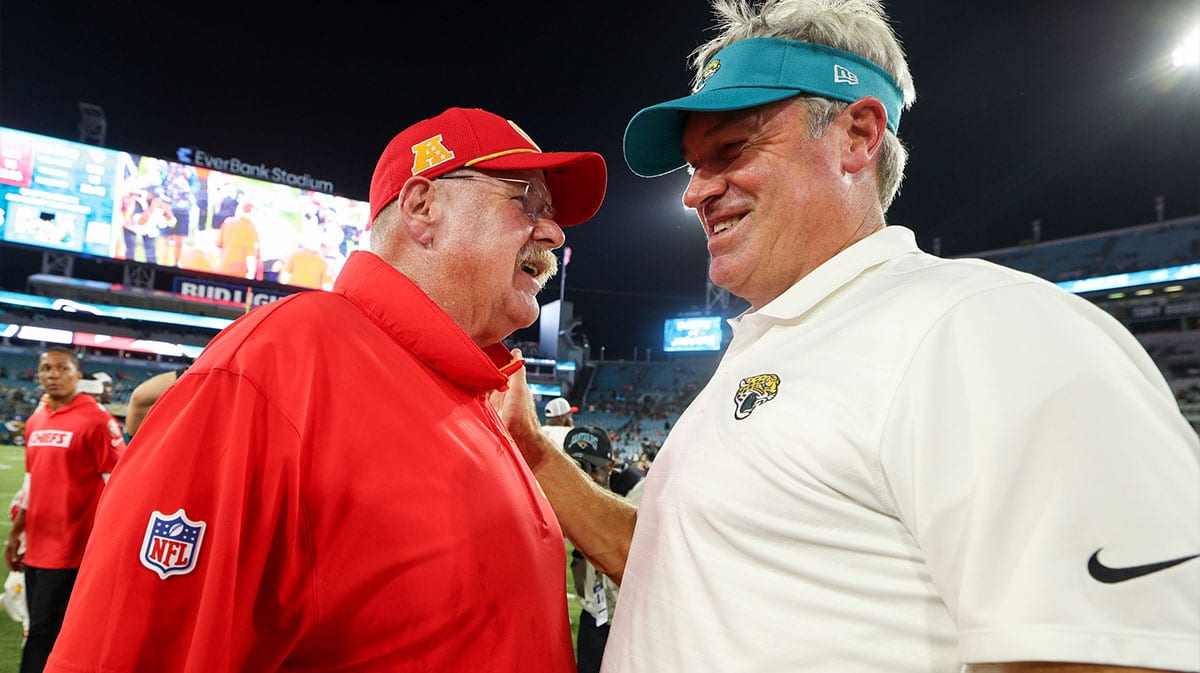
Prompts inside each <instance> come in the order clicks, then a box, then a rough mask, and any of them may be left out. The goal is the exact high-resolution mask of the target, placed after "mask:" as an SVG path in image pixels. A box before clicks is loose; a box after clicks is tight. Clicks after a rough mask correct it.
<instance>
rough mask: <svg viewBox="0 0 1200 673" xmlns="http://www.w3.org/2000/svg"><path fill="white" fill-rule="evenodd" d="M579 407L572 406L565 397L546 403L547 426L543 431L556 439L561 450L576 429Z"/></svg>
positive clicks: (543, 427) (544, 426)
mask: <svg viewBox="0 0 1200 673" xmlns="http://www.w3.org/2000/svg"><path fill="white" fill-rule="evenodd" d="M577 411H579V407H575V406H571V403H570V402H568V401H567V399H566V398H565V397H556V398H554V399H552V400H550V401H549V402H547V403H546V407H545V413H546V424H545V425H543V426H542V430H543V431H544V432H545V433H546V434H548V435H550V437H551V438H553V439H554V441H555V443H556V444H557V445H558V447H559V448H560V449H561V448H562V447H563V440H565V439H566V438H567V433H568V432H570V431H571V428H573V427H575V413H576V412H577Z"/></svg>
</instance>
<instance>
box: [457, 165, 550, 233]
mask: <svg viewBox="0 0 1200 673" xmlns="http://www.w3.org/2000/svg"><path fill="white" fill-rule="evenodd" d="M434 180H495V181H496V182H510V183H513V184H517V185H525V191H523V192H522V193H521V195H520V196H514V197H512V198H513V199H520V200H521V209H522V210H524V211H525V216H526V217H528V218H529V221H530V222H537V221H538V220H540V219H542V218H546V219H548V220H553V219H554V214H555V210H554V206H552V205H550V192H549V191H547V190H546V188H545V186H543V185H541V184H540V183H535V182H530V181H529V180H518V179H517V178H498V177H496V176H494V175H476V174H474V173H470V174H468V173H460V174H458V175H439V176H438V177H436V178H434Z"/></svg>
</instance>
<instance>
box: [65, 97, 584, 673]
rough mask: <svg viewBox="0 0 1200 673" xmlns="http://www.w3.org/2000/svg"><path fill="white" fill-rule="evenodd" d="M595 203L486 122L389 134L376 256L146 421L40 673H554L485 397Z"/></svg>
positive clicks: (516, 481)
mask: <svg viewBox="0 0 1200 673" xmlns="http://www.w3.org/2000/svg"><path fill="white" fill-rule="evenodd" d="M606 178H607V172H606V168H605V165H604V160H603V158H602V157H601V156H600V155H599V154H596V153H593V152H560V153H554V152H542V151H541V150H540V149H539V148H538V147H537V145H535V144H534V143H533V141H532V140H530V139H529V136H527V135H526V134H525V133H524V132H523V131H521V130H520V128H519V127H517V125H516V124H514V123H512V122H510V121H508V120H505V119H504V118H503V117H499V116H497V115H494V114H492V113H490V112H486V111H484V110H478V109H462V108H452V109H450V110H446V111H445V112H443V113H442V114H440V115H438V116H436V117H433V118H431V119H427V120H424V121H422V122H419V123H417V124H415V125H413V126H411V127H409V128H408V129H406V130H404V131H402V132H401V133H400V134H399V135H397V136H396V137H395V138H394V139H393V140H392V141H391V143H389V144H388V146H387V148H386V149H385V150H384V152H383V155H382V156H381V158H380V160H379V163H378V165H377V166H376V169H375V174H374V177H373V178H372V181H371V190H370V202H371V222H372V225H371V231H370V250H371V251H370V252H368V251H365V250H358V251H355V252H353V253H351V255H350V256H349V259H348V260H347V261H346V264H345V266H344V267H343V269H342V271H341V273H340V274H339V275H338V277H337V280H336V282H335V283H334V285H333V289H332V290H331V291H330V292H301V293H298V294H295V295H292V296H291V297H288V298H286V299H283V300H280V301H277V302H273V303H271V304H269V305H267V306H262V307H259V308H256V309H254V310H253V311H250V312H249V313H248V314H246V315H245V316H243V317H242V318H240V319H239V320H237V321H236V322H235V323H234V324H233V325H231V326H229V327H228V328H226V329H225V330H224V331H222V332H221V333H220V334H218V335H217V336H216V338H214V339H213V340H212V342H211V343H210V344H209V345H208V346H207V348H205V350H204V353H203V354H202V355H201V356H200V357H199V358H197V360H196V361H195V362H194V363H193V364H192V365H191V367H189V368H188V370H187V372H186V373H185V374H183V375H182V376H181V377H179V380H178V381H176V382H175V384H174V385H172V386H171V387H170V388H169V389H167V391H166V392H165V393H163V395H162V397H160V398H159V399H158V401H157V402H155V404H154V406H153V407H151V409H150V411H149V413H148V414H147V415H146V418H145V421H144V422H143V423H142V425H141V428H140V429H139V430H138V432H137V435H136V439H134V440H133V442H132V443H131V445H130V450H129V452H128V455H126V456H124V457H123V458H122V459H121V465H120V467H119V469H118V470H117V471H116V472H115V473H114V474H113V478H112V482H111V483H110V484H109V487H108V490H107V491H106V492H105V496H104V500H103V502H102V503H101V506H100V511H99V513H98V515H97V521H96V536H95V537H94V538H93V539H94V543H93V544H91V545H89V546H88V549H87V554H86V555H85V559H84V564H83V569H82V571H81V573H80V577H79V583H78V586H77V587H76V595H75V599H74V600H72V602H71V607H70V609H69V610H68V613H67V618H66V622H65V624H64V626H63V632H62V635H61V636H60V638H59V641H58V645H57V647H56V648H55V650H54V653H53V654H52V655H51V659H50V662H49V665H48V667H47V670H48V671H54V672H56V673H98V672H101V671H103V672H104V673H121V672H131V671H155V672H156V673H181V672H185V671H186V672H189V673H190V672H199V671H223V672H227V673H237V672H241V673H272V672H275V671H305V672H307V673H315V672H318V671H338V672H339V673H384V672H393V671H492V672H505V673H527V672H530V671H536V672H537V673H573V671H574V670H575V664H574V656H573V654H572V651H571V632H570V624H569V621H568V617H567V606H566V594H565V591H564V590H563V588H564V586H565V585H566V555H565V547H564V545H563V537H562V530H561V529H560V528H559V526H558V522H557V520H556V519H555V517H554V514H553V512H552V511H551V510H550V507H549V503H548V502H547V501H546V498H545V496H544V495H543V494H542V492H541V490H540V489H539V488H538V485H537V482H536V481H535V480H534V478H533V475H532V474H531V473H530V472H529V469H528V468H527V467H526V466H525V463H524V461H523V460H522V459H521V457H520V455H519V454H518V452H517V449H516V447H515V446H514V445H513V443H512V439H511V438H510V436H509V434H508V432H507V430H506V429H505V427H504V425H503V423H502V422H501V420H500V417H499V416H498V414H497V413H496V410H495V408H494V407H493V406H492V404H491V402H490V394H491V393H493V392H494V391H497V390H500V389H503V388H505V387H506V385H507V380H508V374H510V373H512V372H515V371H517V370H518V369H519V368H520V367H521V366H522V364H523V363H522V361H521V360H519V359H516V358H514V355H513V353H510V351H509V350H508V349H507V348H506V347H505V346H504V345H503V343H502V340H503V339H504V338H505V337H507V336H508V335H509V334H511V333H512V332H513V331H515V330H516V329H519V328H521V327H524V326H527V325H530V324H532V323H533V322H534V321H535V320H536V319H537V316H538V301H537V295H538V292H539V291H540V290H541V288H542V286H543V285H544V284H545V283H546V281H547V280H548V279H549V278H550V277H551V276H552V275H553V273H554V271H555V269H556V260H555V258H554V255H553V253H552V252H551V251H552V250H553V249H555V248H558V247H559V246H561V245H562V244H563V241H564V234H563V230H562V227H566V226H570V225H574V224H579V223H581V222H584V221H586V220H587V219H589V218H590V217H591V216H592V215H593V214H595V212H596V211H597V209H599V207H600V203H601V201H602V200H603V196H604V189H605V183H606ZM227 227H229V223H228V222H227V223H226V224H225V225H224V227H222V231H224V230H225V228H227Z"/></svg>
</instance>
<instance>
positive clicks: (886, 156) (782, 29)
mask: <svg viewBox="0 0 1200 673" xmlns="http://www.w3.org/2000/svg"><path fill="white" fill-rule="evenodd" d="M751 3H752V0H713V6H712V11H713V14H714V15H715V17H716V19H717V26H716V29H717V30H718V31H719V34H718V35H717V37H715V38H713V39H711V40H709V41H708V42H706V43H704V44H702V45H700V46H699V47H697V48H696V50H695V51H694V52H692V63H693V66H694V67H695V69H696V77H695V82H696V83H697V84H698V83H699V82H700V80H701V77H700V73H701V72H703V70H704V66H705V65H707V64H708V62H709V61H710V60H711V59H712V57H713V55H714V54H716V52H718V51H720V50H721V49H723V48H725V47H727V46H729V45H730V44H732V43H734V42H737V41H739V40H745V39H747V38H751V37H774V38H783V39H788V40H801V41H803V42H811V43H813V44H822V45H825V46H827V47H833V48H834V49H841V50H842V51H849V52H853V53H855V54H858V55H860V56H863V57H865V58H868V59H870V60H871V61H873V62H875V64H876V65H878V66H879V67H881V68H883V69H884V70H886V71H887V72H889V73H891V75H892V77H893V78H894V79H895V80H896V84H898V85H899V86H900V91H901V92H902V93H903V94H904V108H905V109H908V108H909V107H911V106H912V104H913V101H914V100H916V98H917V92H916V89H915V88H914V86H913V79H912V74H911V73H909V70H908V62H907V61H906V60H905V58H904V50H903V49H902V48H901V47H900V39H899V38H898V37H897V36H896V34H895V32H894V31H893V30H892V28H891V25H890V24H889V23H888V18H887V14H886V13H885V12H884V11H883V3H882V2H880V0H765V1H764V2H762V4H761V6H760V7H759V8H758V9H755V8H754V7H753V6H752V4H751ZM798 98H799V99H801V100H803V101H804V103H805V104H806V105H807V106H808V110H809V132H810V133H811V134H812V136H813V137H814V138H816V137H820V136H821V134H823V133H824V132H825V129H826V128H827V127H828V126H829V124H830V122H832V121H833V119H834V118H835V117H837V115H838V114H839V113H841V111H842V110H844V109H846V107H847V103H843V102H841V101H835V100H830V99H828V98H820V97H817V96H799V97H798ZM907 161H908V150H906V149H905V147H904V145H903V143H901V142H900V139H899V138H898V137H896V134H894V133H892V132H891V130H888V131H887V132H886V134H885V135H884V138H883V145H882V147H881V148H880V150H879V168H878V180H879V201H880V203H881V204H882V205H883V210H884V211H885V212H886V211H887V209H888V207H889V206H891V205H892V201H893V200H894V199H895V198H896V194H897V193H899V191H900V182H901V181H902V180H903V179H904V164H905V163H906V162H907Z"/></svg>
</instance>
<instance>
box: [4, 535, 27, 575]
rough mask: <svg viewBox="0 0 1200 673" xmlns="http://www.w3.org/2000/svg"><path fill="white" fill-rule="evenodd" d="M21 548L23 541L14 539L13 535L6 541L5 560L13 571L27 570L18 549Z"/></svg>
mask: <svg viewBox="0 0 1200 673" xmlns="http://www.w3.org/2000/svg"><path fill="white" fill-rule="evenodd" d="M20 548H21V541H20V540H19V539H17V540H14V539H13V538H12V537H11V536H10V537H9V538H8V539H7V540H5V542H4V562H5V563H7V564H8V569H9V570H11V571H13V572H20V571H22V570H25V565H24V564H22V563H21V555H20V554H19V553H18V550H19V549H20Z"/></svg>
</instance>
